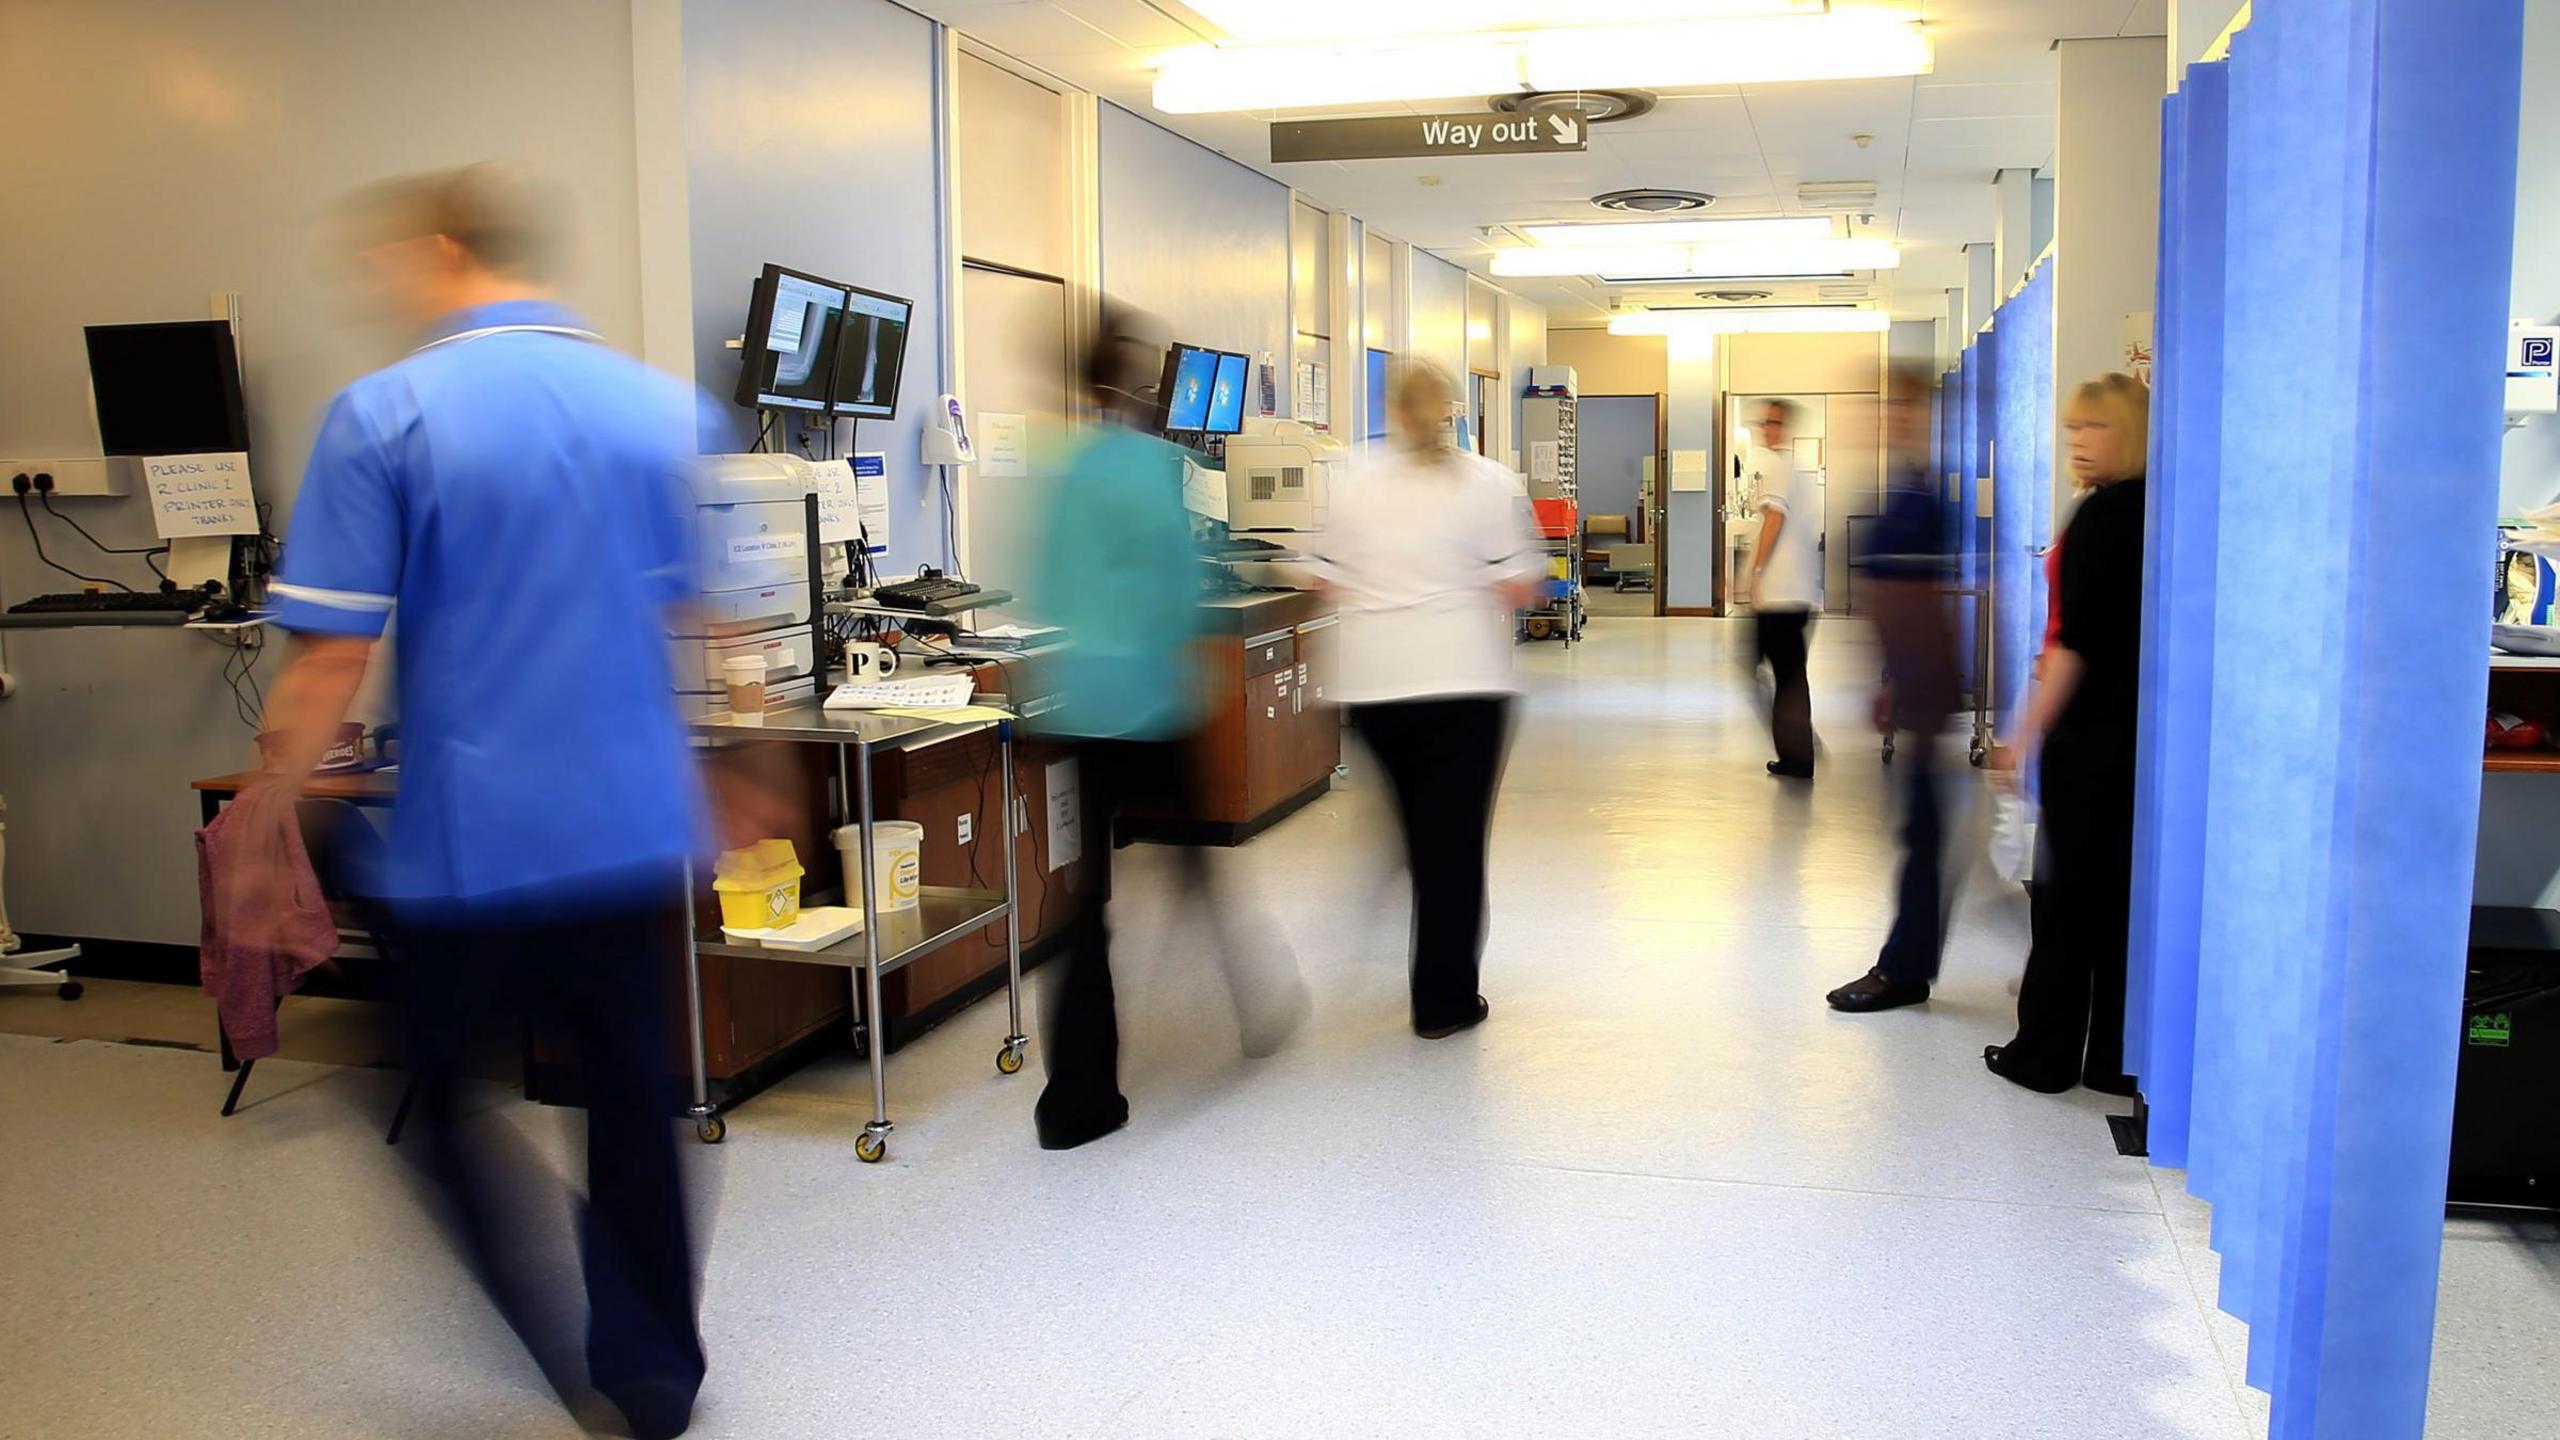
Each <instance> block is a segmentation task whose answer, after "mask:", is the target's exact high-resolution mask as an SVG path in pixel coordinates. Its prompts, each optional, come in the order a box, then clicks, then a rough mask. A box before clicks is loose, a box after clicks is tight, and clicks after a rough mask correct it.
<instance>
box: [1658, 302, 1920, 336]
mask: <svg viewBox="0 0 2560 1440" xmlns="http://www.w3.org/2000/svg"><path fill="white" fill-rule="evenodd" d="M1891 328H1893V317H1892V316H1891V315H1888V314H1886V313H1885V312H1884V311H1882V310H1849V309H1822V308H1819V307H1803V306H1786V307H1780V308H1771V309H1758V308H1748V307H1746V308H1737V309H1730V310H1640V311H1636V312H1634V313H1632V314H1626V315H1620V316H1618V317H1617V318H1616V319H1613V320H1611V321H1610V322H1609V333H1610V334H1612V335H1669V336H1674V337H1678V336H1695V335H1881V334H1883V333H1884V332H1885V331H1887V330H1889V329H1891Z"/></svg>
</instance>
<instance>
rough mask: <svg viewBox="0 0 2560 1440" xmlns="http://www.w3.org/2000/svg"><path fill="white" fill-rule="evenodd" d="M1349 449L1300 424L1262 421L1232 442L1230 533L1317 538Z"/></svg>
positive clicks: (1229, 447) (1229, 459) (1229, 460)
mask: <svg viewBox="0 0 2560 1440" xmlns="http://www.w3.org/2000/svg"><path fill="white" fill-rule="evenodd" d="M1344 453H1345V452H1344V450H1343V448H1342V444H1341V442H1340V441H1337V440H1335V439H1333V438H1332V437H1331V436H1328V435H1325V434H1323V433H1321V432H1320V431H1317V430H1315V429H1313V428H1311V427H1309V426H1306V425H1301V424H1299V423H1298V422H1297V421H1295V420H1272V419H1266V418H1261V417H1254V418H1249V419H1247V420H1246V421H1245V422H1244V430H1243V432H1242V433H1241V434H1237V435H1232V436H1229V437H1228V439H1227V516H1226V520H1227V530H1228V531H1229V533H1231V534H1237V535H1247V534H1254V533H1267V532H1272V531H1280V532H1298V533H1308V534H1312V533H1314V532H1317V531H1320V530H1322V529H1324V516H1325V507H1326V505H1327V503H1328V497H1330V496H1331V494H1332V493H1333V480H1334V469H1335V467H1336V466H1337V465H1339V464H1340V463H1341V461H1342V458H1343V455H1344Z"/></svg>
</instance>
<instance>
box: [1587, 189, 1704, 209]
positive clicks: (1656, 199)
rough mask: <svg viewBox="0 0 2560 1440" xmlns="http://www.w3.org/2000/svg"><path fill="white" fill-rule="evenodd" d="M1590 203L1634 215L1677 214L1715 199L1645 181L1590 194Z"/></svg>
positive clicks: (1702, 206)
mask: <svg viewBox="0 0 2560 1440" xmlns="http://www.w3.org/2000/svg"><path fill="white" fill-rule="evenodd" d="M1591 203H1592V204H1594V205H1597V206H1599V207H1600V208H1601V209H1603V210H1618V211H1623V212H1626V213H1628V214H1634V215H1677V214H1679V213H1681V212H1682V211H1684V210H1704V209H1706V208H1707V207H1708V206H1710V205H1713V204H1714V203H1716V197H1714V196H1713V195H1709V194H1706V193H1705V192H1703V191H1698V190H1664V189H1659V188H1656V187H1654V186H1650V185H1648V186H1643V187H1641V188H1638V189H1634V190H1612V191H1610V192H1609V193H1608V194H1606V195H1594V196H1592V197H1591Z"/></svg>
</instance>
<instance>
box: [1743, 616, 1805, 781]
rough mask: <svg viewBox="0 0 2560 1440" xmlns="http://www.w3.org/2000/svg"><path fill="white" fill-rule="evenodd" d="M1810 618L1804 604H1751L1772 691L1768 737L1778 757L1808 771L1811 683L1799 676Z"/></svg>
mask: <svg viewBox="0 0 2560 1440" xmlns="http://www.w3.org/2000/svg"><path fill="white" fill-rule="evenodd" d="M1812 624H1813V612H1812V611H1810V610H1755V611H1753V612H1752V615H1751V627H1752V635H1753V639H1754V641H1755V642H1756V643H1757V644H1758V646H1759V649H1760V659H1761V661H1762V662H1763V663H1765V664H1766V665H1767V666H1768V667H1769V678H1770V680H1771V681H1772V682H1773V683H1774V685H1775V686H1776V693H1775V694H1774V695H1772V696H1771V698H1770V702H1769V738H1770V739H1771V740H1772V741H1774V742H1775V743H1776V745H1777V749H1778V763H1779V764H1780V765H1783V766H1785V767H1786V768H1787V769H1789V770H1792V771H1794V772H1796V773H1797V774H1799V775H1810V774H1812V773H1813V688H1812V686H1811V685H1810V684H1808V683H1807V682H1806V680H1805V673H1804V668H1805V652H1806V651H1807V649H1808V648H1810V642H1809V635H1808V632H1809V631H1810V630H1811V627H1812Z"/></svg>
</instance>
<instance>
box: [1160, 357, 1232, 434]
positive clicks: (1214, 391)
mask: <svg viewBox="0 0 2560 1440" xmlns="http://www.w3.org/2000/svg"><path fill="white" fill-rule="evenodd" d="M1252 377H1253V360H1252V359H1251V357H1249V356H1244V355H1238V354H1236V353H1235V352H1233V351H1231V350H1206V349H1202V348H1201V347H1200V346H1197V345H1176V346H1174V347H1173V349H1172V350H1171V352H1169V353H1168V354H1167V355H1166V356H1165V361H1164V379H1163V381H1162V382H1161V383H1160V384H1159V385H1158V386H1157V388H1156V398H1157V403H1158V406H1159V408H1160V409H1161V410H1162V412H1163V419H1162V421H1161V422H1160V424H1159V426H1158V428H1160V429H1162V430H1163V431H1164V433H1165V434H1167V435H1233V434H1235V433H1237V432H1238V431H1241V430H1242V429H1244V396H1245V387H1246V386H1247V385H1248V384H1250V383H1251V381H1252Z"/></svg>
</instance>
